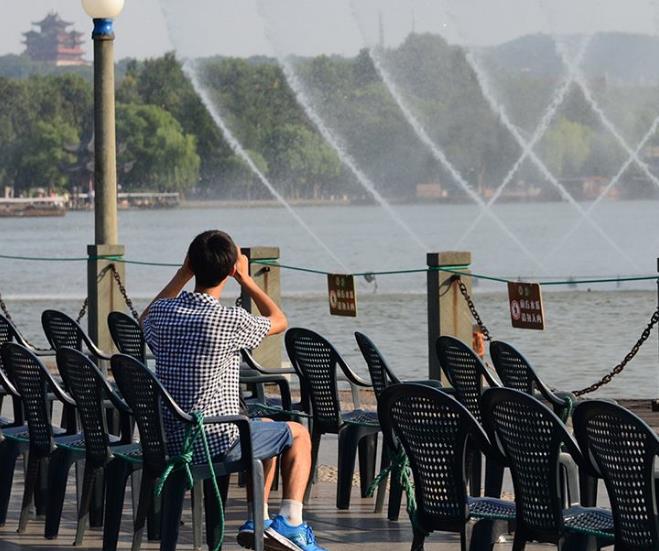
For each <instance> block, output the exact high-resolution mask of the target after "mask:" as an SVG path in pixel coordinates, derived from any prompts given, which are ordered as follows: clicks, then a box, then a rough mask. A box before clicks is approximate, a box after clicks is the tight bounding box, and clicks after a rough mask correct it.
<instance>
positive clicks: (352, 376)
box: [339, 358, 373, 388]
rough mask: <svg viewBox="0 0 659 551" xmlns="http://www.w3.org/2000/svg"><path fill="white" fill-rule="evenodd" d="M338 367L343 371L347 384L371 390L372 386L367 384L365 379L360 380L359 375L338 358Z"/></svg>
mask: <svg viewBox="0 0 659 551" xmlns="http://www.w3.org/2000/svg"><path fill="white" fill-rule="evenodd" d="M339 366H340V367H341V371H343V374H344V375H345V377H346V379H348V382H350V383H351V384H353V385H355V386H359V387H363V388H373V385H372V384H371V383H369V382H368V381H367V380H366V379H362V378H361V377H360V376H359V375H357V374H356V373H355V372H354V371H353V370H352V369H350V366H349V365H348V364H347V363H345V362H344V361H343V359H341V358H339Z"/></svg>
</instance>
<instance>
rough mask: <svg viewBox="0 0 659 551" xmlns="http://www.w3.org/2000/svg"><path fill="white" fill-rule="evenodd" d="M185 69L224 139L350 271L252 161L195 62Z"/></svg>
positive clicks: (337, 261)
mask: <svg viewBox="0 0 659 551" xmlns="http://www.w3.org/2000/svg"><path fill="white" fill-rule="evenodd" d="M183 70H184V71H185V74H186V75H187V77H188V78H189V79H190V82H191V83H192V85H193V86H194V89H195V90H196V92H197V94H198V95H199V97H200V98H201V101H202V102H203V104H204V106H205V107H206V109H207V110H208V112H209V113H210V115H211V117H212V118H213V121H214V122H215V124H216V125H217V126H218V128H219V129H220V130H221V131H222V135H223V136H224V139H225V140H226V141H227V143H228V144H229V146H230V147H231V149H232V151H233V152H234V153H235V154H236V155H238V157H240V158H241V159H242V160H243V161H244V162H245V163H246V164H247V166H249V168H250V169H251V170H252V172H253V173H254V174H255V175H256V176H257V178H258V179H259V181H260V182H261V183H262V184H263V185H264V186H265V187H266V188H267V189H268V191H269V192H270V193H271V194H272V196H273V197H274V198H275V199H276V200H277V201H279V203H281V205H282V206H283V207H284V208H285V209H286V210H287V211H288V213H289V214H290V215H291V216H292V217H293V218H294V219H295V221H296V222H297V223H298V224H299V225H300V226H301V227H302V228H303V229H304V231H306V232H307V233H308V234H309V236H310V237H311V238H312V239H313V240H314V241H315V242H316V243H318V245H319V246H320V247H321V248H322V249H323V250H324V251H325V252H326V253H327V254H328V255H329V256H330V257H331V258H332V259H333V260H334V261H335V262H336V263H337V265H339V266H340V267H341V268H342V269H343V270H345V271H346V272H350V270H349V268H348V267H347V266H346V265H345V264H344V263H343V262H342V261H341V259H340V258H339V257H338V256H336V254H335V253H334V252H333V251H332V250H331V249H330V248H329V247H328V246H327V245H326V244H325V242H324V241H323V240H322V239H321V238H320V237H318V235H316V233H315V232H314V231H313V230H312V229H311V228H310V227H309V225H308V224H307V223H306V222H305V221H304V220H303V219H302V218H301V217H300V215H299V214H298V213H297V212H296V211H295V210H294V209H293V207H291V205H290V204H289V203H288V201H286V199H284V197H283V196H282V195H281V194H280V193H279V192H278V191H277V190H276V189H275V188H274V186H273V185H272V184H271V183H270V181H269V180H268V179H267V178H266V177H265V175H264V174H263V173H262V172H261V171H260V170H259V168H258V167H257V166H256V164H255V163H254V161H252V158H251V157H250V156H249V155H248V153H247V151H245V148H244V147H243V146H242V145H241V143H240V142H239V141H238V140H237V139H236V137H235V136H234V135H233V132H231V130H230V129H229V127H228V126H227V124H226V122H225V121H224V119H223V117H222V115H221V114H220V111H219V109H218V108H217V107H216V106H215V104H214V103H213V102H212V101H211V99H210V97H209V95H208V92H207V91H206V89H205V88H204V86H203V85H202V84H201V82H200V81H199V77H198V75H197V70H196V67H195V63H194V62H191V61H186V62H184V64H183Z"/></svg>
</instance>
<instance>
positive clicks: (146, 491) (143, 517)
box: [131, 471, 183, 551]
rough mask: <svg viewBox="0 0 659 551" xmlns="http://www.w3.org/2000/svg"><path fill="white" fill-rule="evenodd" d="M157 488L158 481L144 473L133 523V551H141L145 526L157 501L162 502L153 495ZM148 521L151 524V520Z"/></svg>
mask: <svg viewBox="0 0 659 551" xmlns="http://www.w3.org/2000/svg"><path fill="white" fill-rule="evenodd" d="M155 486H156V479H155V478H154V477H153V476H152V475H151V474H150V473H149V472H147V471H142V480H141V483H140V499H139V503H138V504H137V512H136V513H135V521H134V522H133V543H132V547H131V550H132V551H139V549H140V546H141V545H142V535H143V533H144V524H145V523H146V522H147V517H148V515H149V514H150V513H151V511H153V510H154V503H155V501H156V500H158V501H160V498H156V497H155V496H154V495H153V491H154V488H155ZM181 499H183V498H181ZM148 520H149V522H150V520H151V519H148ZM147 532H148V530H147ZM147 537H148V534H147Z"/></svg>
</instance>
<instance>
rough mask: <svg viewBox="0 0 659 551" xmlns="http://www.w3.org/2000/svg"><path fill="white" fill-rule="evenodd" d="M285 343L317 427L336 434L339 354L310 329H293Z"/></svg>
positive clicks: (338, 413) (286, 337)
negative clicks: (309, 403)
mask: <svg viewBox="0 0 659 551" xmlns="http://www.w3.org/2000/svg"><path fill="white" fill-rule="evenodd" d="M284 340H285V344H286V352H287V353H288V357H289V358H290V360H291V363H292V364H293V367H294V368H295V369H296V370H297V371H298V375H299V377H300V384H301V385H302V386H303V387H304V389H305V393H306V395H307V396H308V398H309V400H310V401H311V409H312V414H313V422H314V427H315V428H317V429H321V430H337V429H338V426H339V425H340V422H341V421H340V413H341V406H340V403H339V394H338V389H337V385H336V368H337V366H338V364H339V362H340V361H341V360H340V356H339V353H338V352H337V351H336V349H335V348H334V347H333V346H332V345H331V344H330V343H329V342H328V341H327V340H326V339H325V338H323V337H322V336H320V335H319V334H318V333H315V332H314V331H311V330H309V329H303V328H300V327H293V328H291V329H289V330H288V331H287V332H286V336H285V338H284Z"/></svg>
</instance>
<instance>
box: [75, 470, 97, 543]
mask: <svg viewBox="0 0 659 551" xmlns="http://www.w3.org/2000/svg"><path fill="white" fill-rule="evenodd" d="M102 472H103V469H94V468H90V467H89V465H85V475H84V479H83V482H82V497H81V498H80V505H79V506H78V524H77V526H76V538H75V541H74V542H73V545H82V539H83V538H84V536H85V530H86V529H87V524H88V523H89V516H90V509H91V505H92V499H93V497H94V495H93V494H94V489H95V486H96V480H97V479H98V478H101V477H100V476H99V475H100V474H101V473H102ZM101 480H102V479H101Z"/></svg>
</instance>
